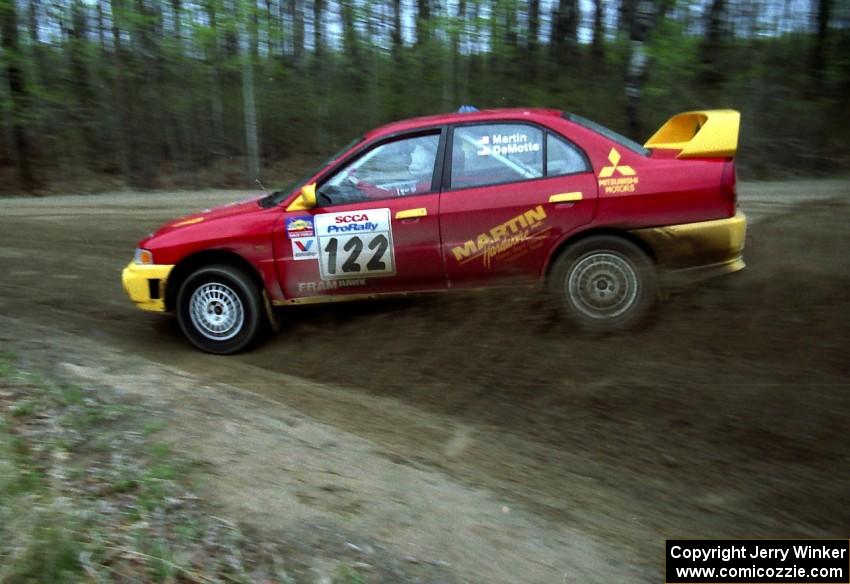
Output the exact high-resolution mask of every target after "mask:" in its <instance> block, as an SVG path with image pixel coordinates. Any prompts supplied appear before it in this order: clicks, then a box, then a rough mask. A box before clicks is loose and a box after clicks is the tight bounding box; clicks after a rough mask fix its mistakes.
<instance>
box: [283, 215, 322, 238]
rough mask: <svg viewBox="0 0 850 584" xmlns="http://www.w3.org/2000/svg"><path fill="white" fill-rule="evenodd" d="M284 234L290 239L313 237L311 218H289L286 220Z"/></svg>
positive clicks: (305, 216) (307, 216) (304, 216)
mask: <svg viewBox="0 0 850 584" xmlns="http://www.w3.org/2000/svg"><path fill="white" fill-rule="evenodd" d="M286 234H287V235H288V236H289V237H290V238H294V237H313V235H315V230H314V229H313V218H312V217H310V216H309V215H303V216H301V217H289V218H288V219H287V220H286Z"/></svg>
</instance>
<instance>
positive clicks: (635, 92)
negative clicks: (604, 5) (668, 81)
mask: <svg viewBox="0 0 850 584" xmlns="http://www.w3.org/2000/svg"><path fill="white" fill-rule="evenodd" d="M673 1H674V0H661V2H658V3H657V4H656V3H655V2H653V1H652V0H639V1H638V2H637V3H636V4H634V5H633V6H631V7H630V11H629V12H628V13H629V14H631V16H632V18H633V20H632V22H629V23H621V25H623V26H627V27H628V29H629V48H630V53H629V60H628V66H627V67H626V121H627V123H628V131H629V134H630V135H631V137H632V138H634V139H635V140H638V141H640V140H641V138H642V137H643V131H642V128H641V124H640V101H641V97H642V95H643V88H644V85H646V80H647V77H648V75H649V70H650V67H649V65H650V60H649V51H648V49H647V40H648V38H649V34H650V33H651V32H652V30H653V29H654V28H655V27H656V26H657V25H658V23H659V22H661V21H662V20H664V18H665V16H666V15H667V10H668V8H669V7H670V3H671V2H673ZM625 3H626V2H623V4H625ZM622 13H623V12H622V5H621V14H622Z"/></svg>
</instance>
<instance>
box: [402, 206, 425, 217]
mask: <svg viewBox="0 0 850 584" xmlns="http://www.w3.org/2000/svg"><path fill="white" fill-rule="evenodd" d="M427 216H428V209H426V208H425V207H419V208H417V209H405V210H404V211H398V212H397V213H396V214H395V218H396V219H416V218H418V217H427Z"/></svg>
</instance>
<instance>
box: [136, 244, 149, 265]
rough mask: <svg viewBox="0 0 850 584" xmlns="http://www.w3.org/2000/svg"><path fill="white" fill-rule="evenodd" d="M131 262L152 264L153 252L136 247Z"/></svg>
mask: <svg viewBox="0 0 850 584" xmlns="http://www.w3.org/2000/svg"><path fill="white" fill-rule="evenodd" d="M133 262H135V263H137V264H140V265H143V266H144V265H151V264H153V252H152V251H149V250H147V249H142V248H140V247H137V248H136V252H135V253H134V254H133Z"/></svg>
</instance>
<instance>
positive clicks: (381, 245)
mask: <svg viewBox="0 0 850 584" xmlns="http://www.w3.org/2000/svg"><path fill="white" fill-rule="evenodd" d="M389 243H390V242H389V241H388V240H387V236H386V235H384V234H383V233H379V234H377V235H375V236H374V237H373V238H372V239H371V240H370V241H369V243H368V245H367V247H368V248H369V250H370V251H373V252H374V253H373V254H372V257H371V259H369V261H368V262H367V263H366V271H368V272H383V271H386V269H387V264H386V263H385V262H383V261H381V258H382V257H383V256H384V254H385V253H386V252H387V247H388V246H389ZM338 248H339V240H338V239H337V238H336V237H331V238H330V239H329V240H328V243H327V245H326V246H325V252H327V254H328V274H336V264H337V251H338ZM342 250H343V251H345V252H349V256H348V259H346V260H345V261H344V262H343V263H342V266H341V267H340V268H341V270H342V271H343V272H344V273H357V272H360V271H361V269H362V268H361V265H360V264H359V263H358V262H357V258H359V257H360V253H361V252H362V251H363V240H362V239H360V237H359V236H354V237H352V238H350V239H349V240H348V241H346V242H345V245H343V246H342Z"/></svg>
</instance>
